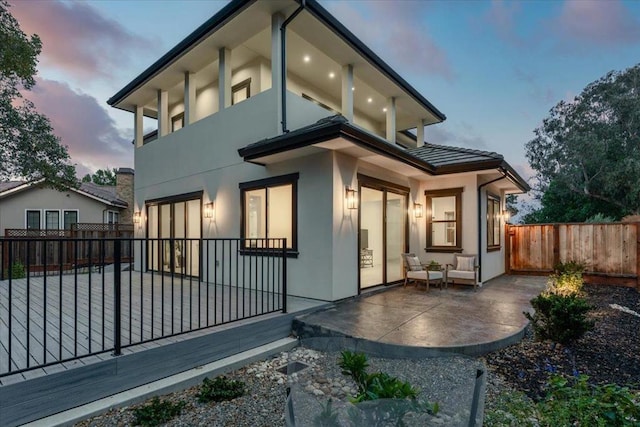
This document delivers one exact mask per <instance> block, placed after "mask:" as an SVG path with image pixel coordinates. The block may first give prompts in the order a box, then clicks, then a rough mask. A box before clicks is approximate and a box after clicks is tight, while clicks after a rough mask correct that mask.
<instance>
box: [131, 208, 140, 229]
mask: <svg viewBox="0 0 640 427" xmlns="http://www.w3.org/2000/svg"><path fill="white" fill-rule="evenodd" d="M133 223H134V224H137V225H138V228H142V213H141V212H140V211H136V212H134V213H133Z"/></svg>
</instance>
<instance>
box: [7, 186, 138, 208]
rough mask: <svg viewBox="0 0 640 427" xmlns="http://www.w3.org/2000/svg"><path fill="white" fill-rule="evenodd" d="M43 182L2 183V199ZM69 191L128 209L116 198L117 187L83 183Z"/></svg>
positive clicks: (125, 203) (124, 203)
mask: <svg viewBox="0 0 640 427" xmlns="http://www.w3.org/2000/svg"><path fill="white" fill-rule="evenodd" d="M42 182H43V180H38V181H34V182H27V181H8V182H0V198H4V197H7V196H10V195H12V194H16V193H19V192H21V191H25V190H28V189H30V188H33V187H35V186H37V185H38V184H41V183H42ZM68 190H69V191H74V192H76V193H78V194H82V195H83V196H87V197H89V198H92V199H94V200H97V201H99V202H102V203H106V204H108V205H112V206H117V207H122V208H126V207H127V206H128V203H127V202H126V201H124V200H122V199H120V198H118V197H117V196H116V187H115V186H111V185H97V184H94V183H92V182H83V183H81V184H80V187H78V188H71V187H69V189H68Z"/></svg>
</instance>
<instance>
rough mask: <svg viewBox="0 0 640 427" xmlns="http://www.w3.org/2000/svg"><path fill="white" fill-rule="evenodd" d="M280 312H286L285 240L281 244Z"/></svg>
mask: <svg viewBox="0 0 640 427" xmlns="http://www.w3.org/2000/svg"><path fill="white" fill-rule="evenodd" d="M282 312H283V313H286V312H287V238H286V237H285V238H284V241H283V244H282Z"/></svg>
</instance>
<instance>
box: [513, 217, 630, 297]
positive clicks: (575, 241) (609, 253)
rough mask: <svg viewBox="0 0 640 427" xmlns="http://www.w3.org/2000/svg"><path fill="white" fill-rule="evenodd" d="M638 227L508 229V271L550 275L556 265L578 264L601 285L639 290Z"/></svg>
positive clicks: (527, 227)
mask: <svg viewBox="0 0 640 427" xmlns="http://www.w3.org/2000/svg"><path fill="white" fill-rule="evenodd" d="M639 226H640V223H638V224H636V223H602V224H585V223H575V224H574V223H572V224H527V225H509V226H508V227H507V232H506V236H507V238H508V239H509V241H508V242H507V245H508V247H509V251H508V256H509V259H508V265H509V270H510V271H511V272H513V273H514V274H517V273H527V274H547V273H549V272H550V271H552V270H553V266H554V264H555V263H556V262H557V261H561V262H568V261H577V262H581V263H583V264H585V265H586V274H587V275H588V276H590V277H592V278H593V277H602V278H603V280H602V282H607V283H612V282H617V283H619V284H622V285H625V286H635V287H638V289H639V290H640V280H639V279H638V273H639V270H640V257H639V256H638V252H639V250H640V235H638V228H639ZM618 279H619V280H618ZM596 281H597V279H596Z"/></svg>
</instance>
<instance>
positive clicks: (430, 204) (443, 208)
mask: <svg viewBox="0 0 640 427" xmlns="http://www.w3.org/2000/svg"><path fill="white" fill-rule="evenodd" d="M462 190H463V189H462V188H450V189H446V190H433V191H425V193H424V194H425V196H426V198H427V202H426V205H427V247H426V250H427V251H430V252H459V251H461V250H462Z"/></svg>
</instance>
